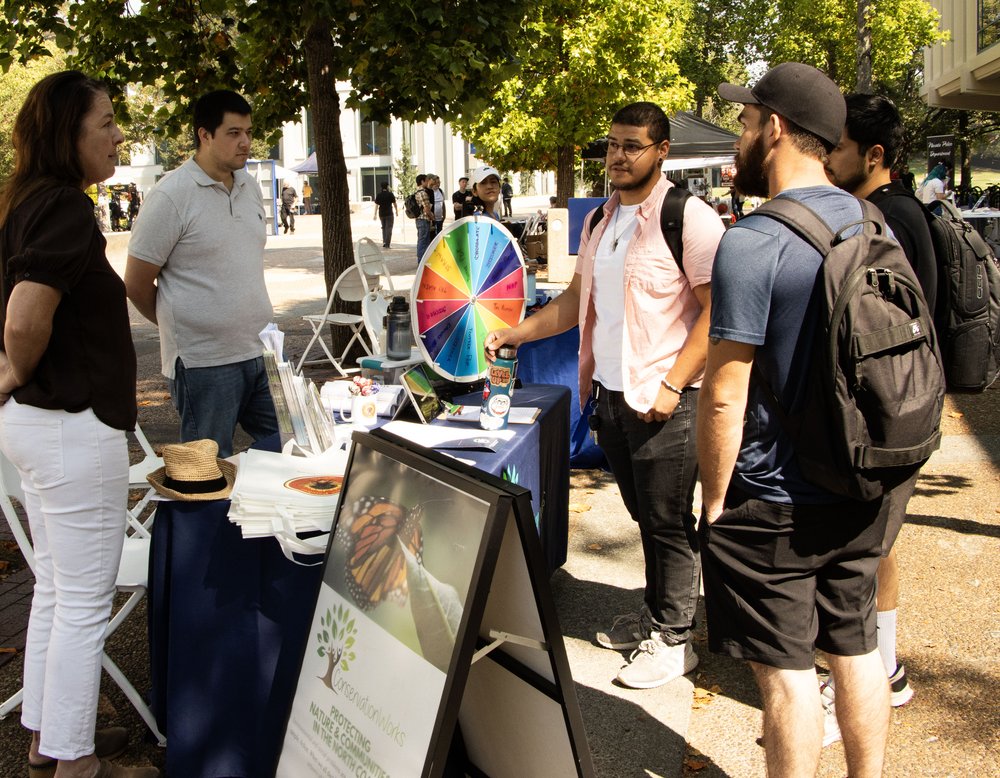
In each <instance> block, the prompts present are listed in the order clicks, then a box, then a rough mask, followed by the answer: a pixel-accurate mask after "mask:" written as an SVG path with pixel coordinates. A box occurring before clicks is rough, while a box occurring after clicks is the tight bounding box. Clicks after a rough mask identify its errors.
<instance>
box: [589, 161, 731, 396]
mask: <svg viewBox="0 0 1000 778" xmlns="http://www.w3.org/2000/svg"><path fill="white" fill-rule="evenodd" d="M671 186H673V184H672V183H670V181H668V180H667V179H666V178H664V177H661V178H660V180H659V182H657V184H656V186H655V187H654V188H653V191H652V192H650V194H649V197H647V198H646V199H645V200H644V201H643V202H642V203H641V204H640V206H639V211H638V213H637V214H636V227H635V233H634V235H633V236H632V240H631V241H630V242H629V247H628V254H627V255H626V257H625V273H624V278H623V283H624V287H625V290H624V291H625V296H624V302H625V310H624V323H625V326H624V327H623V329H622V331H623V333H624V337H623V338H622V370H623V372H624V375H623V376H622V385H623V386H624V387H625V391H624V394H625V401H626V402H627V403H628V404H629V406H630V407H632V408H634V409H635V410H636V411H639V412H642V413H645V412H646V411H648V410H649V409H650V408H651V407H652V406H653V401H654V400H655V399H656V394H657V392H658V391H659V388H660V381H661V380H663V379H664V378H666V376H667V373H668V372H669V370H670V368H671V367H673V364H674V361H675V360H676V359H677V355H678V354H679V353H680V351H681V348H682V347H683V346H684V343H685V341H686V340H687V336H688V332H689V331H690V330H691V328H692V327H693V326H694V323H695V321H696V320H697V319H698V316H699V314H700V313H701V305H700V303H699V302H698V298H697V297H695V295H694V292H693V291H692V289H693V287H696V286H701V285H702V284H708V283H710V282H711V280H712V264H713V262H714V261H715V250H716V249H717V248H718V246H719V241H720V240H721V239H722V234H723V232H724V231H725V228H724V227H723V225H722V221H721V219H720V218H719V216H718V214H716V212H715V211H714V210H713V209H712V207H711V206H709V205H708V204H707V203H705V202H704V201H702V200H699V199H698V198H697V197H690V198H688V200H687V204H686V205H685V206H684V227H683V229H682V231H681V238H682V241H683V243H684V271H683V272H681V270H680V268H679V267H678V266H677V262H676V261H675V260H674V257H673V254H672V253H671V252H670V247H669V246H667V242H666V240H664V238H663V231H662V230H661V228H660V209H661V208H662V207H663V196H664V194H665V193H666V191H667V189H668V188H670V187H671ZM619 199H620V198H619V195H618V193H617V192H616V193H615V194H613V195H612V196H611V198H610V199H609V200H608V201H607V202H606V203H605V204H604V215H605V218H604V219H603V221H602V222H601V223H600V224H598V225H597V227H596V228H595V230H594V232H593V233H592V234H588V230H587V227H586V226H585V227H584V230H583V235H582V236H581V238H580V252H579V254H578V256H577V260H576V272H577V273H579V274H580V281H581V283H580V312H579V320H580V403H581V405H582V404H584V403H586V401H587V399H588V398H589V397H590V394H591V381H592V380H593V377H594V351H593V337H594V304H593V300H592V293H593V286H594V255H595V253H596V252H597V246H598V245H599V244H600V242H601V236H602V235H603V234H604V230H605V229H606V228H607V225H608V224H610V223H611V221H612V219H611V218H609V217H611V216H612V215H613V214H614V211H615V208H617V207H618V202H619ZM584 224H585V225H588V224H590V216H588V217H587V219H586V220H585V221H584ZM701 378H702V377H701V375H699V376H697V377H696V379H695V380H693V381H689V382H688V386H700V385H701Z"/></svg>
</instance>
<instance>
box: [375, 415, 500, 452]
mask: <svg viewBox="0 0 1000 778" xmlns="http://www.w3.org/2000/svg"><path fill="white" fill-rule="evenodd" d="M382 429H384V430H385V431H386V432H391V433H392V434H393V435H399V437H401V438H405V439H406V440H408V441H410V442H411V443H416V444H417V445H418V446H424V447H425V448H434V447H435V446H437V445H438V444H440V443H446V442H448V441H450V440H459V439H466V440H475V439H476V438H482V437H488V438H499V439H500V440H504V441H507V440H511V439H512V438H513V437H514V436H515V435H516V434H517V433H516V432H515V431H513V430H509V429H507V430H481V429H476V430H468V431H466V430H456V429H455V428H454V427H443V426H437V425H431V424H417V423H415V422H412V421H390V422H389V423H388V424H386V425H385V426H383V427H382Z"/></svg>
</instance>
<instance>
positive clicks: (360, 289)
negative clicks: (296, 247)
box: [295, 264, 373, 376]
mask: <svg viewBox="0 0 1000 778" xmlns="http://www.w3.org/2000/svg"><path fill="white" fill-rule="evenodd" d="M371 291H373V290H371V289H370V288H369V286H368V283H367V278H366V276H365V275H364V273H363V272H362V271H361V268H359V267H358V266H357V265H356V264H355V265H352V266H351V267H349V268H347V270H345V271H344V272H343V273H341V274H340V277H339V278H338V279H337V280H336V281H335V282H334V284H333V289H331V290H330V296H329V297H328V298H327V300H326V308H325V309H324V310H323V313H321V314H318V315H317V314H310V315H306V316H303V317H302V318H303V319H304V320H305V321H307V322H309V326H310V327H312V331H313V334H312V338H310V339H309V343H308V345H307V346H306V348H305V351H303V352H302V357H301V358H300V359H299V364H298V365H297V366H296V368H295V369H296V371H298V372H300V373H301V372H302V367H303V366H304V365H316V364H321V363H322V362H323V360H322V359H314V360H309V359H308V357H309V354H310V353H311V352H312V350H313V347H314V346H315V345H316V344H317V343H319V345H320V347H321V348H322V349H323V352H324V353H325V354H326V358H327V359H328V360H329V362H330V364H331V365H333V367H334V368H335V369H336V370H337V372H338V373H340V374H341V375H342V376H347V375H348V374H350V373H355V372H357V371H358V370H359V368H356V367H354V368H345V367H344V366H343V364H342V363H343V361H344V360H345V359H346V358H347V353H348V352H349V351H350V350H351V346H353V345H354V344H355V343H359V344H360V345H361V348H362V349H364V351H365V353H367V354H372V350H371V344H370V343H369V342H368V341H367V340H366V338H364V337H363V334H364V318H363V317H362V316H361V314H357V313H333V312H332V311H333V306H334V303H335V302H336V301H337V300H343V301H345V302H355V303H360V302H361V301H362V300H363V299H364V298H365V296H366V295H367V294H368V293H369V292H371ZM331 324H332V325H335V326H338V327H348V328H350V331H351V337H350V339H349V340H348V341H347V345H346V346H344V350H343V351H341V352H340V356H339V357H335V356H334V355H333V352H332V351H331V350H330V347H329V346H327V344H326V340H325V339H324V338H323V330H324V329H326V327H327V326H328V325H331Z"/></svg>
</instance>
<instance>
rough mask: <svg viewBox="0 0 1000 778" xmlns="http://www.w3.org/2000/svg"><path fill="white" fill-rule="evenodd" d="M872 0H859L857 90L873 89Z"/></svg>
mask: <svg viewBox="0 0 1000 778" xmlns="http://www.w3.org/2000/svg"><path fill="white" fill-rule="evenodd" d="M870 9H871V0H858V80H857V85H856V86H855V88H854V91H855V92H863V93H865V94H870V93H871V91H872V29H871V23H870V22H869V20H868V18H869V14H870Z"/></svg>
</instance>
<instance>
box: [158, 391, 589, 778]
mask: <svg viewBox="0 0 1000 778" xmlns="http://www.w3.org/2000/svg"><path fill="white" fill-rule="evenodd" d="M514 404H515V405H524V406H538V407H541V408H542V416H541V418H540V419H539V422H538V423H536V424H532V425H529V426H522V425H512V426H511V428H510V429H513V430H515V431H516V432H517V435H516V436H515V437H514V439H513V440H511V441H510V442H508V443H506V444H504V445H503V447H502V448H501V449H500V450H499V451H497V452H495V453H489V452H471V451H470V452H465V451H463V452H461V453H462V457H463V458H464V459H472V460H473V461H474V462H475V463H476V466H477V467H480V468H481V469H483V470H486V471H488V472H491V473H493V474H496V475H504V474H506V477H508V478H510V479H511V480H517V481H518V482H519V483H520V484H521V485H523V486H525V487H527V488H529V489H531V492H532V506H533V508H534V510H535V515H536V526H538V528H539V534H540V535H541V539H542V546H543V549H544V552H545V557H546V561H547V563H548V565H549V568H550V570H554V569H555V568H556V567H558V566H559V565H561V564H562V563H563V562H564V561H565V559H566V533H567V528H568V510H569V460H568V456H567V454H568V450H569V447H568V444H567V442H566V440H567V435H568V430H569V405H570V393H569V391H568V390H567V389H566V388H565V387H562V386H535V385H527V386H524V387H523V388H522V389H519V390H518V391H517V392H516V394H515V397H514ZM441 423H444V424H453V423H454V422H441ZM228 511H229V501H228V500H213V501H207V502H161V503H159V504H158V507H157V513H156V521H155V522H154V523H153V539H152V546H151V549H150V570H149V611H148V612H149V640H150V652H149V653H150V663H151V679H152V692H151V703H152V709H153V713H154V715H155V716H156V720H157V723H158V724H159V726H160V729H161V730H162V731H163V732H164V734H165V735H166V736H167V754H166V757H167V759H166V761H167V773H168V775H170V776H172V778H173V777H176V778H223V777H225V778H231V777H235V778H258V776H259V777H260V778H269V776H271V775H273V771H274V765H275V764H276V762H277V756H278V753H279V750H280V747H281V740H282V737H283V732H284V725H285V718H286V716H287V712H288V707H289V705H290V704H291V701H292V696H293V694H294V690H295V682H296V679H297V673H298V666H299V660H300V659H301V657H302V652H303V651H304V649H305V644H306V641H307V638H308V631H309V622H310V619H311V617H312V611H313V607H314V604H315V599H316V592H317V591H318V588H319V583H320V578H321V571H322V566H315V567H303V566H299V565H295V564H293V563H292V562H290V561H288V560H287V559H285V557H284V556H283V555H282V554H281V551H280V550H279V548H278V544H277V543H276V542H275V541H274V540H273V539H270V538H265V539H259V540H244V539H243V538H242V537H241V535H240V530H239V528H238V527H236V526H235V525H233V524H231V523H230V522H229V520H228V519H227V518H226V515H227V513H228Z"/></svg>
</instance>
